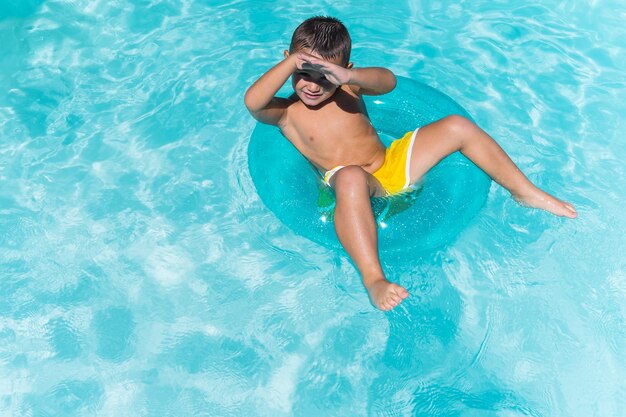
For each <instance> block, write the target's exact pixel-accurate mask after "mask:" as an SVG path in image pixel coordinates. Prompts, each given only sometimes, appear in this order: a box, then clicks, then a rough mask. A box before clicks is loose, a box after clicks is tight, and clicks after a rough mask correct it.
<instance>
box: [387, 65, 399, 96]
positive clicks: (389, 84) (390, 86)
mask: <svg viewBox="0 0 626 417" xmlns="http://www.w3.org/2000/svg"><path fill="white" fill-rule="evenodd" d="M387 71H389V70H387ZM387 78H388V81H387V87H388V90H387V93H388V92H390V91H393V89H394V88H396V85H397V84H398V80H397V79H396V75H395V74H394V73H393V72H391V71H389V73H388V75H387Z"/></svg>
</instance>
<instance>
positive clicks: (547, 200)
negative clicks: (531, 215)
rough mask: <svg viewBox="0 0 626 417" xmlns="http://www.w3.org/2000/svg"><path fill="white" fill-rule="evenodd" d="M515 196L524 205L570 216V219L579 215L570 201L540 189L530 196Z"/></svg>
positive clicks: (562, 215)
mask: <svg viewBox="0 0 626 417" xmlns="http://www.w3.org/2000/svg"><path fill="white" fill-rule="evenodd" d="M513 198H514V199H515V200H516V201H517V202H518V203H520V204H521V205H523V206H526V207H533V208H538V209H542V210H545V211H547V212H550V213H552V214H554V215H556V216H561V217H569V218H570V219H575V218H576V216H578V213H577V212H576V209H575V208H574V206H572V205H571V204H570V203H568V202H565V201H561V200H559V199H558V198H556V197H553V196H551V195H550V194H548V193H546V192H545V191H542V190H540V189H537V191H536V192H535V193H534V194H533V195H530V196H528V197H526V196H515V195H514V196H513Z"/></svg>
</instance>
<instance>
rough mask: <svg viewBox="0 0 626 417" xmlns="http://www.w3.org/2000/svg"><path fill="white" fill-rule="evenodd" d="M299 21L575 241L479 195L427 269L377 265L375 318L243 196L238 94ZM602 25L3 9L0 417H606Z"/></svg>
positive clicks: (303, 6) (357, 293)
mask: <svg viewBox="0 0 626 417" xmlns="http://www.w3.org/2000/svg"><path fill="white" fill-rule="evenodd" d="M320 13H323V14H330V15H335V16H337V17H339V18H341V19H342V20H343V21H344V22H345V23H346V25H347V26H348V28H349V30H350V32H351V34H352V38H353V42H354V49H353V55H352V61H354V63H355V65H356V66H374V65H382V66H386V67H388V68H390V69H392V70H393V71H394V72H395V73H397V74H398V75H402V76H405V77H409V78H412V79H415V80H418V81H420V82H423V83H425V84H428V85H430V86H432V87H435V88H437V89H439V90H440V91H442V92H444V93H445V94H447V95H449V96H450V97H452V98H453V99H454V100H455V101H457V102H458V103H459V104H460V105H461V106H463V107H464V108H465V109H466V110H467V111H468V112H469V113H470V114H471V115H472V117H473V118H474V119H475V120H476V122H477V123H478V124H479V125H481V126H482V127H483V128H484V129H485V130H487V131H488V132H489V133H490V134H492V135H493V136H494V137H495V138H496V139H497V140H498V141H499V143H500V144H501V145H502V146H503V147H504V149H505V150H506V151H507V152H508V153H509V154H510V155H511V157H512V158H513V160H514V161H516V162H517V163H518V165H519V166H520V168H521V169H522V170H523V171H524V172H525V173H526V174H527V175H528V176H529V177H530V178H531V180H533V181H534V182H535V183H537V184H538V185H539V186H540V187H542V188H545V189H546V190H548V191H549V192H552V193H554V194H555V195H557V196H559V197H562V198H564V199H567V200H569V201H571V202H572V203H573V204H574V205H576V207H577V208H578V211H579V218H578V219H576V220H573V221H572V220H565V219H561V218H555V217H553V216H550V215H548V214H546V213H544V212H541V211H537V210H529V209H525V208H523V207H521V206H519V205H517V204H516V203H515V202H514V201H513V200H512V199H511V198H510V197H509V195H508V193H507V192H506V191H504V190H503V189H502V188H499V187H498V186H497V185H492V187H491V189H490V192H489V195H488V197H487V201H486V203H485V204H484V206H483V208H482V209H481V210H480V212H479V213H478V214H477V215H476V216H475V217H474V218H473V219H472V220H471V221H470V223H469V224H467V225H466V226H465V227H464V228H463V230H462V231H461V232H460V233H459V234H458V235H457V236H456V237H455V238H454V239H452V240H451V241H450V242H449V243H448V244H447V245H445V246H443V247H441V248H438V249H436V250H433V251H431V252H426V253H410V252H408V253H404V254H402V256H395V255H394V256H393V257H392V256H385V257H383V263H384V267H385V269H386V271H387V272H388V274H389V277H390V278H391V279H393V280H396V281H397V282H399V283H401V284H402V285H404V286H406V287H407V288H408V290H409V291H410V293H411V297H410V298H409V299H408V300H407V301H405V302H404V303H403V304H402V306H401V307H400V308H397V309H396V310H395V311H393V312H390V313H382V312H379V311H377V310H376V309H374V308H373V307H372V306H371V305H370V303H369V301H368V298H367V295H366V293H365V292H364V290H363V288H362V285H361V283H360V279H359V277H358V275H357V273H356V271H355V269H354V267H353V266H352V264H351V263H350V262H349V261H348V259H347V258H346V256H345V254H344V253H342V252H341V251H336V250H330V249H327V248H325V247H323V246H320V245H318V244H316V243H314V242H312V241H309V240H307V239H306V238H304V237H302V236H299V235H298V234H296V233H294V232H293V231H291V230H290V229H289V228H287V227H285V226H284V225H283V224H282V223H281V222H280V221H279V220H278V219H277V218H276V217H275V216H274V215H273V213H272V212H271V211H269V210H268V209H267V208H266V207H265V205H264V204H263V203H262V201H261V200H260V198H259V196H258V195H257V193H256V189H255V187H254V184H253V182H252V180H251V178H250V174H249V171H248V159H247V144H248V140H249V138H250V135H251V133H252V131H253V129H254V127H255V121H254V120H253V119H252V118H251V117H250V116H249V115H248V113H247V111H246V110H245V108H244V106H243V94H244V91H245V89H246V88H247V86H248V85H250V83H252V82H253V81H254V80H255V79H256V78H258V77H259V76H260V74H262V73H263V71H265V70H266V69H268V68H269V67H271V66H272V65H273V64H274V63H275V62H277V61H278V60H279V59H281V56H282V51H283V49H285V48H286V47H287V44H288V42H289V38H290V35H291V32H292V31H293V29H294V28H295V27H296V26H297V24H298V23H299V22H300V21H302V20H304V19H305V18H307V17H309V16H311V15H314V14H320ZM625 17H626V6H625V5H624V4H622V3H621V2H618V1H615V0H606V1H598V2H593V3H589V4H585V3H583V2H578V3H576V2H573V3H572V2H564V1H563V2H559V1H554V0H548V1H547V2H537V1H535V2H533V3H524V4H521V5H516V4H514V3H512V2H492V1H485V0H479V1H477V2H469V3H468V2H461V3H459V2H446V3H443V2H417V1H415V2H407V1H397V2H387V3H384V4H383V3H380V2H374V1H358V2H357V1H343V2H332V1H325V2H300V1H293V0H292V1H271V2H270V1H249V0H248V1H245V0H244V1H231V2H220V1H212V0H204V1H191V0H188V1H183V0H166V1H159V0H152V1H143V0H138V1H130V0H113V1H108V2H105V1H93V0H73V1H67V0H58V1H52V0H49V1H44V0H22V1H19V2H9V1H3V2H1V3H0V45H1V46H0V58H1V59H0V138H1V140H2V146H0V415H2V416H5V415H7V416H33V417H34V416H37V417H39V416H125V415H129V416H159V417H162V416H219V417H222V416H272V417H279V416H304V417H309V416H410V417H416V416H464V417H465V416H507V417H511V416H546V417H547V416H550V417H552V416H576V417H579V416H580V417H589V416H598V417H600V416H601V417H607V416H608V417H620V416H624V415H626V383H625V382H624V381H626V360H625V359H626V258H625V257H624V252H625V249H626V234H625V233H624V231H625V230H626V219H625V218H624V216H623V215H622V202H623V201H624V200H625V199H626V187H625V183H624V178H626V165H625V164H624V163H623V161H624V159H626V146H625V144H624V142H625V141H624V133H623V132H625V131H626V121H625V120H626V119H625V118H624V116H623V115H624V114H626V102H625V101H624V100H623V97H624V93H625V92H626V81H625V80H624V74H625V73H626V40H625V39H626V28H625V26H624V25H623V21H624V18H625ZM278 162H280V161H278ZM268 163H270V162H269V161H268ZM274 163H276V161H274Z"/></svg>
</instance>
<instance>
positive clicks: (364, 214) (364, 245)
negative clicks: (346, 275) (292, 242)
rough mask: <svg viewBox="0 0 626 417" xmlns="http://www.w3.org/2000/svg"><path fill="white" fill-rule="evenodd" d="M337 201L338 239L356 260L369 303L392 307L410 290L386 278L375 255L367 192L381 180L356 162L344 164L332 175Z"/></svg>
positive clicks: (375, 239)
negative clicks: (355, 163)
mask: <svg viewBox="0 0 626 417" xmlns="http://www.w3.org/2000/svg"><path fill="white" fill-rule="evenodd" d="M332 183H333V187H334V188H335V194H336V198H337V203H336V206H335V230H336V232H337V236H338V237H339V241H340V242H341V244H342V245H343V247H344V248H345V250H346V252H348V255H350V258H351V259H352V261H353V262H354V263H355V265H356V267H357V269H358V270H359V273H360V274H361V278H362V279H363V284H364V285H365V288H366V289H367V291H368V293H369V296H370V299H371V300H372V303H374V305H375V306H376V307H378V308H379V309H381V310H391V309H392V308H394V307H395V306H397V305H398V304H399V303H400V302H402V300H403V299H405V298H406V297H407V296H408V295H409V294H408V292H407V291H406V289H404V288H403V287H401V286H399V285H397V284H394V283H391V282H389V281H387V279H386V278H385V274H384V273H383V270H382V267H381V265H380V260H379V258H378V232H377V229H376V219H374V214H373V212H372V205H371V202H370V196H371V195H374V194H375V193H376V192H377V191H378V188H379V187H380V184H378V181H376V179H375V178H374V177H373V176H371V174H369V173H368V172H366V171H365V170H363V169H362V168H361V167H359V166H347V167H345V168H342V169H341V170H340V171H338V172H337V173H336V174H335V175H334V176H333V178H332Z"/></svg>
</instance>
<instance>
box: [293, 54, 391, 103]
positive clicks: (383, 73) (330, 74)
mask: <svg viewBox="0 0 626 417" xmlns="http://www.w3.org/2000/svg"><path fill="white" fill-rule="evenodd" d="M298 55H299V57H300V59H302V61H304V62H305V64H304V65H303V68H305V69H307V68H310V69H312V70H315V71H318V72H320V73H322V74H324V76H325V77H326V79H328V80H329V81H330V82H332V83H333V84H335V85H343V84H347V85H349V86H350V88H351V89H352V91H354V92H355V93H358V94H364V95H371V96H376V95H380V94H386V93H388V92H390V91H391V90H393V89H394V88H395V87H396V76H395V75H394V74H393V72H391V71H389V70H388V69H387V68H382V67H367V68H353V67H352V64H350V65H348V67H347V68H346V67H342V66H339V65H336V64H333V63H332V62H328V61H325V60H322V59H319V58H317V57H315V56H312V55H309V54H303V53H300V54H298Z"/></svg>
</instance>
